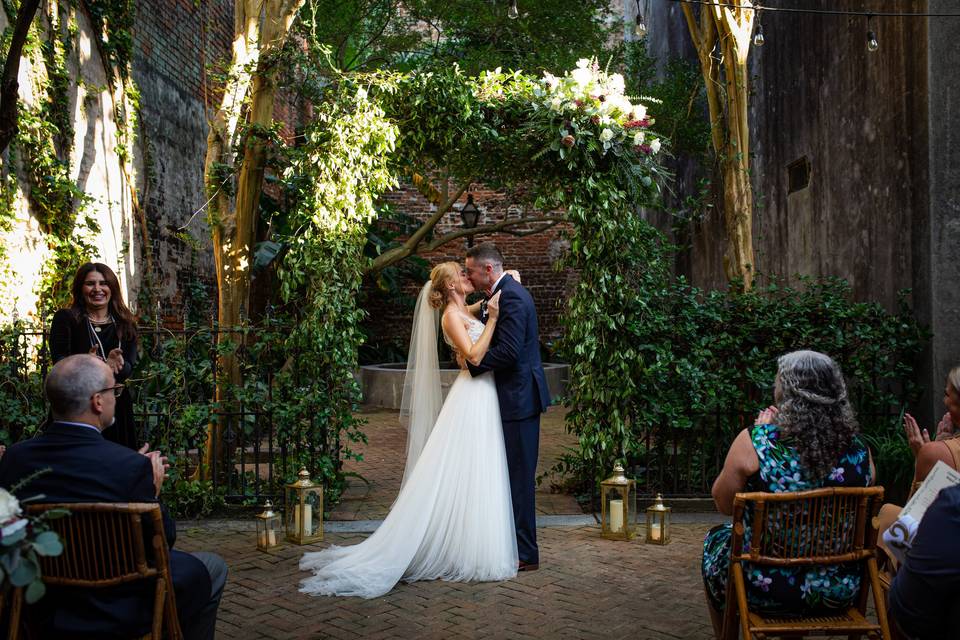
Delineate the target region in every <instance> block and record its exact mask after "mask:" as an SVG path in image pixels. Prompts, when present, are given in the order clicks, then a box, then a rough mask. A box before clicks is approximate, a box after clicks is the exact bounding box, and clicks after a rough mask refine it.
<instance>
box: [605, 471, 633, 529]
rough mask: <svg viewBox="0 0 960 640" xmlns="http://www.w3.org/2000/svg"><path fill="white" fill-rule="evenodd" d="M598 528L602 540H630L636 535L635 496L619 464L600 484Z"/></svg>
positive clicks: (631, 483) (629, 481) (630, 481)
mask: <svg viewBox="0 0 960 640" xmlns="http://www.w3.org/2000/svg"><path fill="white" fill-rule="evenodd" d="M600 508H601V518H600V526H601V532H602V534H603V537H604V538H610V539H611V540H630V539H631V538H633V536H635V535H636V533H637V496H636V485H635V483H634V481H633V480H630V479H629V478H627V477H626V476H625V475H624V473H623V467H622V466H620V465H619V464H618V465H617V466H615V467H614V468H613V475H612V476H610V477H609V478H607V479H606V480H604V481H603V482H601V483H600Z"/></svg>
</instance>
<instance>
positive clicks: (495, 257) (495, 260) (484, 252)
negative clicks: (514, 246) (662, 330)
mask: <svg viewBox="0 0 960 640" xmlns="http://www.w3.org/2000/svg"><path fill="white" fill-rule="evenodd" d="M467 257H468V258H473V259H474V260H476V261H477V262H489V263H490V264H495V265H497V266H499V267H503V254H502V253H500V249H497V245H495V244H493V243H492V242H481V243H480V244H478V245H477V246H475V247H470V248H469V249H467Z"/></svg>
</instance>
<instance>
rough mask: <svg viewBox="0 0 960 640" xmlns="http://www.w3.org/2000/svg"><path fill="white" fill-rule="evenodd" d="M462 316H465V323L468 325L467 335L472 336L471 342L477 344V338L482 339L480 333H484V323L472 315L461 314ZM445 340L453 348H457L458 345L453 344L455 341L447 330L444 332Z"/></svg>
mask: <svg viewBox="0 0 960 640" xmlns="http://www.w3.org/2000/svg"><path fill="white" fill-rule="evenodd" d="M460 317H461V318H463V321H464V323H466V325H467V335H468V336H470V342H471V343H473V344H476V343H477V340H479V339H480V334H482V333H483V323H482V322H480V321H479V320H477V319H476V318H474V317H472V316H468V315H464V314H460ZM443 341H444V342H446V343H447V344H448V345H449V346H450V347H451V348H453V349H456V345H455V344H453V341H452V340H450V337H449V336H447V332H446V331H444V332H443Z"/></svg>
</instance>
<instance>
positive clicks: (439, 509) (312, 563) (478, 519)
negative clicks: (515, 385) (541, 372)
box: [300, 283, 517, 598]
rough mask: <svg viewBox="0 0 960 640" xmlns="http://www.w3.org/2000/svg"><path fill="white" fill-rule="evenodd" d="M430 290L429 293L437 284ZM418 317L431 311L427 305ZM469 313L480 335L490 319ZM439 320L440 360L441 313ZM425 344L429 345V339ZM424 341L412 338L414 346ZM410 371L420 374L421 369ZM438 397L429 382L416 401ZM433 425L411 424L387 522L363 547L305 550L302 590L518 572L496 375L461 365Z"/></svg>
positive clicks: (379, 590) (366, 589)
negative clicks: (419, 428) (418, 429)
mask: <svg viewBox="0 0 960 640" xmlns="http://www.w3.org/2000/svg"><path fill="white" fill-rule="evenodd" d="M424 292H425V293H426V294H427V296H429V283H427V286H426V287H424ZM424 299H425V296H424V293H421V302H422V301H423V300H424ZM425 306H426V305H424V307H425ZM419 307H420V303H418V308H419ZM417 316H418V319H420V320H422V319H423V314H422V313H421V312H420V311H418V312H417ZM464 320H465V322H467V326H468V330H467V333H468V334H469V336H470V339H471V341H473V342H476V341H477V340H478V339H479V337H480V334H481V333H482V332H483V324H482V323H481V322H480V321H479V320H476V319H475V318H472V317H465V318H464ZM415 322H417V319H415ZM433 322H434V325H433V355H432V358H433V359H435V358H436V355H435V351H436V324H435V322H436V320H435V315H434V320H433ZM428 328H429V326H428ZM415 332H416V329H415ZM426 342H427V346H428V347H429V337H428V338H426ZM416 344H417V340H415V339H412V340H411V354H413V353H414V350H415V348H416V347H415V345H416ZM411 360H413V358H412V357H411ZM425 365H426V363H424V362H422V361H421V362H419V363H418V366H419V367H424V366H425ZM430 366H431V367H432V366H433V363H432V362H431V363H430ZM436 367H437V369H439V365H436ZM430 374H431V376H432V375H433V371H430ZM407 376H408V377H409V378H413V377H414V375H413V371H411V370H409V369H408V372H407ZM436 384H437V385H439V373H437V375H436ZM434 391H435V394H434ZM433 395H435V397H436V398H439V397H440V396H439V386H437V388H436V389H435V390H434V389H430V390H429V392H428V391H423V390H420V392H419V394H418V396H417V397H415V398H414V402H415V403H416V402H417V401H421V404H423V403H424V400H428V401H429V400H430V398H431V396H433ZM425 403H426V404H428V405H429V404H430V402H425ZM436 404H437V405H439V402H438V401H437V402H436ZM431 417H432V416H431ZM430 426H432V429H431V428H430ZM430 426H428V427H427V429H426V431H427V434H426V435H424V434H416V433H414V425H413V423H412V422H411V426H410V435H409V436H408V441H409V442H408V456H407V465H408V468H407V469H406V470H405V472H404V481H403V484H402V486H401V489H400V493H399V495H398V496H397V499H396V501H395V502H394V504H393V506H392V507H391V509H390V513H388V514H387V517H386V519H385V520H384V521H383V523H382V524H381V525H380V527H379V528H378V529H377V530H376V531H375V532H374V533H373V534H372V535H371V536H370V537H369V538H367V539H366V540H364V541H363V542H361V543H359V544H357V545H354V546H350V547H337V546H331V547H329V548H327V549H324V550H323V551H319V552H315V553H307V554H305V555H304V556H303V558H302V559H301V560H300V569H301V570H309V571H312V572H313V574H314V575H313V576H312V577H309V578H306V579H304V580H302V581H301V583H300V585H301V586H300V591H301V592H302V593H308V594H311V595H341V596H361V597H364V598H375V597H377V596H381V595H383V594H385V593H387V592H388V591H390V590H391V589H392V588H393V587H394V585H396V584H397V582H399V581H400V580H403V581H405V582H414V581H418V580H434V579H440V580H449V581H455V582H466V581H493V580H506V579H508V578H512V577H513V576H514V575H516V573H517V540H516V534H515V532H514V523H513V510H512V505H511V499H510V482H509V474H508V470H507V459H506V454H505V453H504V446H503V429H502V426H501V422H500V408H499V404H498V402H497V390H496V387H495V385H494V380H493V373H492V372H490V373H485V374H483V375H481V376H478V377H476V378H474V377H471V375H470V373H469V372H468V371H461V372H460V375H459V376H457V379H456V381H455V382H454V383H453V386H452V387H451V388H450V393H449V394H448V396H447V399H446V401H445V402H443V404H442V408H440V409H439V415H437V417H436V420H435V421H434V422H433V424H432V425H430ZM418 438H419V439H421V440H422V441H423V444H422V450H421V449H419V447H420V444H419V443H418V442H417V440H418Z"/></svg>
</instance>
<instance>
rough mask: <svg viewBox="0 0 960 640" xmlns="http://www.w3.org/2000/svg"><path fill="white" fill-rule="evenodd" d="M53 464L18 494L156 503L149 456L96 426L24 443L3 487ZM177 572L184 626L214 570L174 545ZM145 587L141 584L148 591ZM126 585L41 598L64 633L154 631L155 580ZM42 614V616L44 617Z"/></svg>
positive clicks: (50, 431)
mask: <svg viewBox="0 0 960 640" xmlns="http://www.w3.org/2000/svg"><path fill="white" fill-rule="evenodd" d="M47 468H48V469H50V471H49V472H47V473H43V474H42V475H40V476H38V477H37V478H34V479H33V480H31V481H30V482H29V483H28V484H27V486H25V487H23V488H22V489H20V491H19V492H18V496H17V497H18V498H20V499H22V498H28V497H32V496H36V495H38V494H42V495H43V498H42V499H41V500H40V502H46V503H52V502H156V501H157V499H156V497H155V489H154V486H153V470H152V466H151V464H150V461H149V460H148V459H147V458H146V456H143V455H141V454H139V453H137V452H135V451H131V450H130V449H128V448H126V447H124V446H122V445H119V444H116V443H114V442H110V441H108V440H105V439H104V438H103V436H102V435H101V434H100V433H99V432H98V431H96V430H95V429H88V428H86V427H83V426H78V425H71V424H64V423H61V422H54V423H52V424H51V425H50V426H48V427H47V429H46V431H45V432H44V433H43V434H41V435H38V436H37V437H35V438H31V439H30V440H24V441H23V442H19V443H17V444H15V445H13V446H12V447H10V448H9V449H7V452H6V454H4V456H3V457H2V458H0V486H3V487H5V488H9V487H11V486H13V485H14V484H16V483H17V482H18V481H19V480H21V479H22V478H25V477H27V476H28V475H30V474H32V473H34V472H36V471H38V470H42V469H47ZM164 532H165V533H166V536H167V542H168V544H170V545H172V544H173V542H174V540H175V539H176V527H175V525H174V522H173V520H171V519H170V518H169V516H168V515H167V514H166V513H164ZM170 572H171V575H172V578H173V584H174V591H175V593H176V598H177V611H178V614H179V616H180V623H181V626H185V627H186V626H188V625H189V623H190V620H191V619H192V617H193V616H194V615H196V614H197V613H198V612H199V611H200V609H201V607H202V606H203V605H204V603H206V602H207V601H208V600H209V599H210V591H211V586H210V575H209V574H208V573H207V570H206V567H204V565H203V563H202V562H201V561H200V560H199V559H197V558H196V557H194V556H192V555H190V554H188V553H183V552H181V551H177V550H175V549H171V550H170ZM141 587H142V588H141ZM141 587H137V588H134V586H133V585H121V586H119V587H111V588H106V589H100V590H90V591H81V590H77V589H69V588H56V589H53V588H51V589H50V590H49V591H48V592H47V595H46V596H45V597H44V598H43V599H42V600H41V601H40V603H39V604H40V606H41V608H42V609H43V613H44V615H43V616H42V619H43V620H44V623H45V624H46V625H49V626H48V628H46V629H45V631H44V637H46V636H47V634H50V635H55V636H57V637H60V636H63V635H68V634H76V635H82V636H86V637H97V638H111V637H117V636H125V637H132V636H139V635H143V634H146V633H147V632H148V631H149V627H150V620H151V618H152V613H153V604H152V593H153V589H152V588H151V585H149V584H147V583H143V585H142V586H141ZM38 617H39V616H38Z"/></svg>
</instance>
